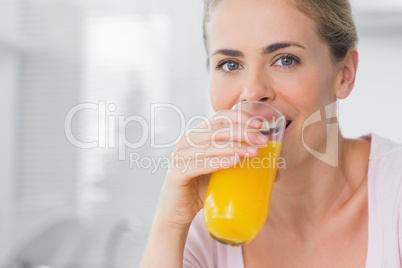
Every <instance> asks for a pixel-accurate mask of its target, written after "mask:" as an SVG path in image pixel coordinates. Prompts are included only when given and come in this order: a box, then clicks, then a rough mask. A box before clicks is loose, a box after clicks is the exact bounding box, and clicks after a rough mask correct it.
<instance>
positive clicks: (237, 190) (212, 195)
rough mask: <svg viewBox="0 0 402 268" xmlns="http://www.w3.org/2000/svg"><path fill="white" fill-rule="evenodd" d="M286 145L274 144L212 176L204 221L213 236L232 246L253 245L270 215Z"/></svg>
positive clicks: (205, 202)
mask: <svg viewBox="0 0 402 268" xmlns="http://www.w3.org/2000/svg"><path fill="white" fill-rule="evenodd" d="M281 146H282V143H281V142H279V141H270V142H269V143H268V145H267V146H265V147H260V148H258V149H259V154H258V156H256V157H254V158H244V159H242V160H241V161H240V163H239V164H237V166H235V167H232V168H228V169H221V170H218V171H216V172H214V173H212V175H211V180H210V182H209V185H208V189H207V193H206V196H205V201H204V221H205V227H206V228H207V230H208V232H209V234H210V235H211V236H212V237H213V238H215V239H216V240H218V241H220V242H223V243H226V244H229V245H243V244H246V243H248V242H250V241H251V240H252V239H253V238H254V237H255V236H256V235H257V233H258V232H259V231H260V230H261V228H262V226H263V225H264V223H265V220H266V218H267V215H268V207H269V202H270V199H271V193H272V188H273V185H274V181H275V174H276V169H277V164H278V159H279V153H280V149H281Z"/></svg>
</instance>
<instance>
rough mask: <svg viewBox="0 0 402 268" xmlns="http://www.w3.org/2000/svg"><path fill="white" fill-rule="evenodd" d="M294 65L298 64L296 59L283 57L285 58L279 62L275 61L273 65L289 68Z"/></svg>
mask: <svg viewBox="0 0 402 268" xmlns="http://www.w3.org/2000/svg"><path fill="white" fill-rule="evenodd" d="M295 63H299V61H298V60H297V59H296V58H294V57H292V56H288V55H285V56H282V57H281V58H280V59H279V60H277V61H276V62H275V64H274V65H277V66H283V67H290V66H292V65H294V64H295Z"/></svg>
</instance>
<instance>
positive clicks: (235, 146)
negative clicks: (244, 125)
mask: <svg viewBox="0 0 402 268" xmlns="http://www.w3.org/2000/svg"><path fill="white" fill-rule="evenodd" d="M258 153H259V149H258V148H256V147H253V146H249V145H247V144H244V143H239V142H216V143H214V144H212V143H211V144H209V146H208V148H204V149H195V148H193V147H188V148H186V149H184V150H179V151H176V152H175V153H174V155H179V156H180V157H183V158H187V159H189V158H194V159H200V158H205V157H215V156H225V155H226V156H230V155H234V154H238V155H239V156H240V157H255V156H257V155H258Z"/></svg>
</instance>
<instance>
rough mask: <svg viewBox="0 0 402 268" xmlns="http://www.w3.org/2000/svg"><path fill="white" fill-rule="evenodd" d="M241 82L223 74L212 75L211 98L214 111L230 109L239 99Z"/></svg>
mask: <svg viewBox="0 0 402 268" xmlns="http://www.w3.org/2000/svg"><path fill="white" fill-rule="evenodd" d="M241 91H242V90H241V84H240V83H236V81H233V79H225V77H221V76H213V75H212V76H211V77H210V88H209V92H210V99H211V104H212V108H213V109H214V111H218V110H230V109H231V108H232V107H233V105H235V104H236V103H237V102H238V101H239V97H240V94H241Z"/></svg>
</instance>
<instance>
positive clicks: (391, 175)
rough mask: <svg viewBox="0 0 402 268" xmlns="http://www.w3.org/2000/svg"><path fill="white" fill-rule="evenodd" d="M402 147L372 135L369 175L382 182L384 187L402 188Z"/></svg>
mask: <svg viewBox="0 0 402 268" xmlns="http://www.w3.org/2000/svg"><path fill="white" fill-rule="evenodd" d="M401 168H402V145H401V144H398V143H395V142H393V141H391V140H389V139H386V138H382V137H380V136H377V135H374V134H372V135H371V152H370V158H369V175H372V176H373V177H374V178H376V179H377V180H380V181H381V185H382V187H392V188H395V187H396V188H400V186H402V184H401V182H402V172H401Z"/></svg>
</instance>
